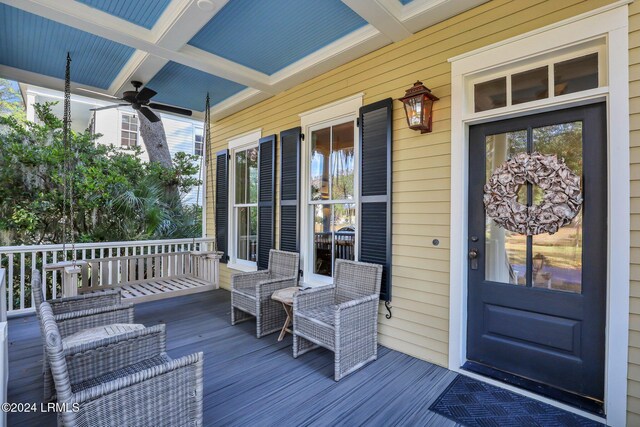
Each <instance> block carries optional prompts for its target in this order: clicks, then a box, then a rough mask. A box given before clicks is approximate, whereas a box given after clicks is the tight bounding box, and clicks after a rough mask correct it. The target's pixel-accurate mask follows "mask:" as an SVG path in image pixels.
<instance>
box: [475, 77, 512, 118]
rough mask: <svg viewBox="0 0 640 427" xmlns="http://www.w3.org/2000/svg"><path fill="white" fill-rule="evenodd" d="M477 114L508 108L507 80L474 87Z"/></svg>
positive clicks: (498, 80)
mask: <svg viewBox="0 0 640 427" xmlns="http://www.w3.org/2000/svg"><path fill="white" fill-rule="evenodd" d="M473 90H474V103H475V112H476V113H477V112H480V111H486V110H492V109H494V108H500V107H506V106H507V78H506V77H500V78H499V79H494V80H490V81H488V82H484V83H478V84H476V85H474V87H473Z"/></svg>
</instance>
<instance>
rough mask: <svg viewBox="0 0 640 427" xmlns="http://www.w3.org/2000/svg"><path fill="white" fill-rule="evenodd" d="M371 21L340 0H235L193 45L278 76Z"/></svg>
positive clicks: (200, 34) (201, 33)
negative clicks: (278, 73)
mask: <svg viewBox="0 0 640 427" xmlns="http://www.w3.org/2000/svg"><path fill="white" fill-rule="evenodd" d="M366 24H367V22H366V21H365V20H364V19H362V18H361V17H360V16H358V15H357V14H356V13H355V12H353V11H352V10H351V9H349V8H348V7H347V6H346V5H345V4H344V3H342V2H341V1H340V0H230V1H229V2H228V3H227V4H226V5H225V6H224V8H223V9H222V10H221V11H220V12H218V13H217V14H216V15H215V16H214V17H213V19H212V20H211V21H209V23H208V24H207V25H205V26H204V27H203V28H202V29H201V30H200V32H198V33H197V34H196V35H195V36H194V37H193V38H192V39H191V41H190V42H189V44H191V45H192V46H195V47H197V48H200V49H202V50H205V51H207V52H210V53H213V54H216V55H219V56H221V57H223V58H226V59H229V60H232V61H234V62H237V63H239V64H242V65H245V66H247V67H249V68H253V69H255V70H258V71H261V72H263V73H266V74H273V73H275V72H276V71H278V70H281V69H282V68H284V67H286V66H287V65H290V64H292V63H294V62H296V61H298V60H300V59H302V58H304V57H305V56H307V55H309V54H311V53H313V52H315V51H316V50H318V49H320V48H322V47H324V46H326V45H328V44H330V43H332V42H334V41H336V40H338V39H339V38H341V37H343V36H345V35H347V34H349V33H351V32H353V31H354V30H357V29H358V28H361V27H363V26H364V25H366Z"/></svg>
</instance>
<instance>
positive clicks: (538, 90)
mask: <svg viewBox="0 0 640 427" xmlns="http://www.w3.org/2000/svg"><path fill="white" fill-rule="evenodd" d="M548 97H549V67H546V66H545V67H540V68H536V69H534V70H528V71H524V72H522V73H518V74H514V75H512V76H511V104H513V105H515V104H522V103H523V102H530V101H535V100H536V99H544V98H548Z"/></svg>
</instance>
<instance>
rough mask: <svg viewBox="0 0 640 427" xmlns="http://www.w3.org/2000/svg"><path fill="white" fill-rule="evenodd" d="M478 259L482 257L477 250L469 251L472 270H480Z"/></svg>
mask: <svg viewBox="0 0 640 427" xmlns="http://www.w3.org/2000/svg"><path fill="white" fill-rule="evenodd" d="M478 257H480V252H478V250H477V249H476V248H473V249H471V250H469V264H470V267H471V269H472V270H477V269H478Z"/></svg>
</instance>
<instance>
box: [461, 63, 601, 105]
mask: <svg viewBox="0 0 640 427" xmlns="http://www.w3.org/2000/svg"><path fill="white" fill-rule="evenodd" d="M540 65H541V66H537V67H531V68H529V69H525V70H522V71H517V72H514V73H512V74H508V75H506V76H505V75H502V76H499V77H495V76H494V77H492V78H489V79H488V80H485V81H480V82H477V83H475V84H474V85H473V99H474V105H473V107H474V112H476V113H479V112H482V111H488V110H493V109H496V108H503V107H508V106H511V105H518V104H523V103H526V102H531V101H536V100H541V99H548V98H554V97H556V96H562V95H568V94H570V93H575V92H581V91H585V90H589V89H595V88H598V87H599V86H600V80H601V78H600V73H599V52H591V53H587V54H582V55H580V56H574V57H572V58H569V59H563V60H560V61H557V62H549V63H546V64H544V65H543V64H540Z"/></svg>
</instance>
